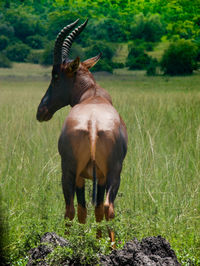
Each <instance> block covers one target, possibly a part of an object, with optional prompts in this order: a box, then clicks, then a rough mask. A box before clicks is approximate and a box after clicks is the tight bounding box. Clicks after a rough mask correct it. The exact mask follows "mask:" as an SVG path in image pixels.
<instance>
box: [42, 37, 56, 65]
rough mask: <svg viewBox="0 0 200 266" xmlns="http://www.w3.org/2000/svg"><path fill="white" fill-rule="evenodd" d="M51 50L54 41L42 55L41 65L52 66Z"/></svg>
mask: <svg viewBox="0 0 200 266" xmlns="http://www.w3.org/2000/svg"><path fill="white" fill-rule="evenodd" d="M53 49H54V41H51V42H49V43H48V44H47V45H46V46H45V48H44V51H43V53H42V56H41V61H40V63H41V64H42V65H47V66H48V65H52V64H53Z"/></svg>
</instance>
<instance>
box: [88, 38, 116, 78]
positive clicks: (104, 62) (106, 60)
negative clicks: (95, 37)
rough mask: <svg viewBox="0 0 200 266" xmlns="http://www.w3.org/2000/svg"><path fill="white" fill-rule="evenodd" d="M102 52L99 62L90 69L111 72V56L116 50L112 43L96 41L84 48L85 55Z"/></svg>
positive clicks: (92, 55) (90, 55)
mask: <svg viewBox="0 0 200 266" xmlns="http://www.w3.org/2000/svg"><path fill="white" fill-rule="evenodd" d="M100 52H101V53H102V58H101V60H99V62H98V63H97V64H96V65H95V66H94V67H93V68H92V71H107V72H110V73H113V68H114V64H115V63H114V62H112V58H113V56H114V54H115V52H116V49H115V48H114V47H113V45H110V44H109V43H107V42H102V41H98V42H95V43H94V44H93V45H91V46H90V47H88V48H87V49H86V57H87V58H90V57H94V56H96V55H97V54H99V53H100Z"/></svg>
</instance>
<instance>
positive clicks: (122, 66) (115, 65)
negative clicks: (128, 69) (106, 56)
mask: <svg viewBox="0 0 200 266" xmlns="http://www.w3.org/2000/svg"><path fill="white" fill-rule="evenodd" d="M110 65H111V66H112V68H124V67H125V65H124V64H123V63H119V62H112V61H111V62H110Z"/></svg>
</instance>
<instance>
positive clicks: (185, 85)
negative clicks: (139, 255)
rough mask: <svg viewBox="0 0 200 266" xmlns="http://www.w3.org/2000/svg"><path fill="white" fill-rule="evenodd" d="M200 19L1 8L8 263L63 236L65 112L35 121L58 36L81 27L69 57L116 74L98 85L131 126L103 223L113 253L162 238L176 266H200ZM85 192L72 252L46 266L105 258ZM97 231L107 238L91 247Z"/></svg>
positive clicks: (136, 5) (102, 9) (149, 7)
mask: <svg viewBox="0 0 200 266" xmlns="http://www.w3.org/2000/svg"><path fill="white" fill-rule="evenodd" d="M199 14H200V2H199V0H195V1H192V2H191V1H189V0H175V1H165V0H164V1H163V0H162V1H161V0H160V1H154V0H149V1H146V0H130V1H120V0H119V1H117V0H116V1H104V0H95V1H90V0H89V1H83V0H77V1H71V0H57V1H53V0H47V1H43V0H40V1H34V0H26V1H20V0H16V1H11V0H2V1H1V2H0V66H1V67H3V68H0V113H1V116H0V161H1V168H0V176H1V181H0V192H1V195H0V199H1V205H0V212H1V214H2V217H1V224H0V231H1V229H2V233H1V241H0V244H2V250H3V253H4V256H5V257H6V260H7V262H8V263H9V264H10V265H26V262H27V252H28V250H30V248H32V247H34V246H36V245H37V244H38V243H39V240H40V236H41V235H42V234H44V233H45V232H47V231H49V232H51V231H54V232H56V233H57V234H59V235H61V236H64V237H66V236H65V235H64V230H65V225H64V219H63V216H64V208H65V206H64V198H63V194H62V189H61V169H60V158H59V154H58V152H57V140H58V137H59V134H60V130H61V127H62V124H63V121H64V119H65V117H66V115H67V112H68V110H69V108H68V107H67V108H64V109H62V110H60V111H59V112H57V113H56V114H55V115H54V118H53V119H52V120H51V121H50V122H48V123H42V124H39V123H38V122H37V121H36V118H35V115H36V109H37V106H38V104H39V101H40V99H41V97H42V95H43V93H44V91H45V90H46V88H47V86H48V83H49V81H50V73H51V68H50V67H48V65H50V64H51V63H52V49H53V45H54V40H55V37H56V35H57V33H58V32H59V30H60V29H61V28H62V27H64V26H65V25H66V24H68V23H71V22H72V21H74V20H75V19H76V18H80V20H81V22H82V21H84V20H85V19H86V18H89V23H88V26H87V28H86V30H85V31H84V32H83V33H82V34H81V38H78V39H77V42H76V43H75V44H73V46H72V47H73V49H72V54H71V57H75V56H77V55H79V56H80V57H81V59H86V58H87V57H90V56H94V55H96V54H97V53H98V52H99V51H102V52H103V55H104V57H103V58H102V59H101V61H99V63H98V64H97V65H96V66H95V68H94V71H99V70H104V71H107V72H110V73H113V74H112V75H111V74H109V73H99V74H98V73H96V79H97V81H98V82H99V83H100V85H101V86H102V87H104V88H105V89H107V90H108V91H109V93H110V94H111V95H112V98H113V103H114V106H115V107H116V109H117V110H118V111H119V113H120V115H121V116H122V117H123V118H124V120H125V122H126V124H127V128H128V134H129V144H128V154H127V157H126V159H125V162H124V167H123V171H122V179H121V186H120V190H119V193H118V196H117V199H116V218H115V219H114V221H113V222H112V223H111V224H110V226H112V227H113V228H114V230H115V232H116V242H117V243H116V244H117V248H121V247H122V246H123V244H124V243H125V242H126V241H128V240H130V239H133V238H134V237H137V238H138V239H141V238H142V237H147V236H151V235H162V236H163V237H165V238H166V239H167V240H168V241H169V242H170V244H171V246H172V248H173V249H174V250H175V252H176V254H177V257H178V259H179V261H180V262H181V263H182V265H199V264H200V259H199V258H200V248H199V247H200V234H199V232H200V219H199V217H200V200H199V199H200V182H199V176H200V163H199V162H200V115H199V109H200V89H199V82H200V75H199V71H198V69H199V61H200V52H199V47H200V44H199V43H200V39H199V36H200V34H199V33H200V29H199V26H200V15H199ZM184 55H185V56H184ZM177 62H178V63H177ZM41 65H46V67H43V66H41ZM183 65H184V66H185V67H184V68H183V67H181V66H183ZM169 66H172V67H170V68H169ZM128 69H129V70H128ZM145 71H147V72H145ZM146 73H147V75H146ZM192 73H193V75H192V76H191V75H188V76H183V75H185V74H192ZM161 74H166V75H161ZM180 74H181V75H182V76H179V75H180ZM168 75H169V76H168ZM177 75H178V76H177ZM86 191H87V207H88V219H87V224H86V225H80V224H78V222H77V220H76V219H75V221H73V224H72V226H71V229H70V230H71V233H70V235H69V236H67V238H68V239H69V240H70V243H71V246H69V247H68V248H66V249H59V248H58V249H57V250H56V251H55V252H54V254H51V256H49V263H51V264H52V265H59V261H62V257H63V256H66V254H67V256H70V257H74V258H76V256H79V258H81V259H82V263H83V264H86V263H89V264H92V263H93V264H95V263H98V253H108V252H110V242H109V239H108V235H107V230H106V225H105V223H102V225H98V224H96V222H95V219H94V213H93V207H92V204H91V192H92V187H91V182H88V184H87V189H86ZM99 226H101V227H102V229H103V231H104V234H103V238H102V239H99V240H96V228H97V227H99ZM0 247H1V246H0ZM0 255H1V254H0Z"/></svg>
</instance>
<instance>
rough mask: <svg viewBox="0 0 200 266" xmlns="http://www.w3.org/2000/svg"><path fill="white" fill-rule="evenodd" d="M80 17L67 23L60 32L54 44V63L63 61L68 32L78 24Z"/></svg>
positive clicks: (57, 63)
mask: <svg viewBox="0 0 200 266" xmlns="http://www.w3.org/2000/svg"><path fill="white" fill-rule="evenodd" d="M78 21H79V19H77V20H76V21H74V22H73V23H71V24H69V25H67V26H66V27H64V28H63V29H62V30H61V31H60V32H59V34H58V36H57V38H56V41H55V45H54V57H53V64H54V65H59V64H61V63H62V45H63V42H64V40H65V38H66V36H67V34H68V33H69V32H70V30H71V29H72V28H74V27H75V26H76V24H77V23H78Z"/></svg>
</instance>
